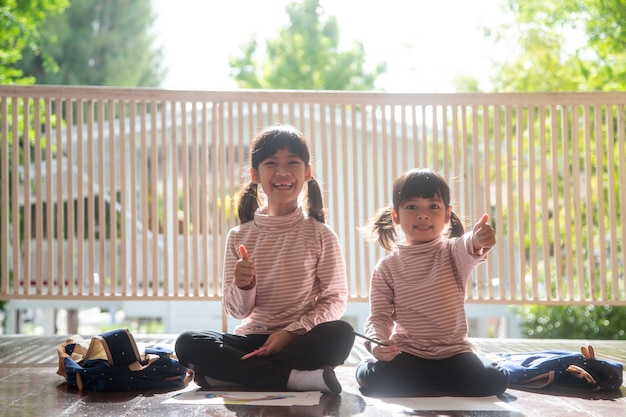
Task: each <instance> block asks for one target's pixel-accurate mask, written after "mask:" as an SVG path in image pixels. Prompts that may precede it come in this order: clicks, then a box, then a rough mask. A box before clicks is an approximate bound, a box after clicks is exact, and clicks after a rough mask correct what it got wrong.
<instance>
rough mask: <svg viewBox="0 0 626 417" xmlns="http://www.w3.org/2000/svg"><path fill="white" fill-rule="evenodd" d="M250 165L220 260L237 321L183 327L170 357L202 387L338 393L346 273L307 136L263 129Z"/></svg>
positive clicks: (347, 331) (227, 303)
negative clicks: (228, 325)
mask: <svg viewBox="0 0 626 417" xmlns="http://www.w3.org/2000/svg"><path fill="white" fill-rule="evenodd" d="M250 161H251V168H250V175H251V177H252V181H251V182H250V183H249V184H248V185H247V186H246V187H244V188H243V189H242V191H241V193H240V202H239V206H238V214H239V219H240V225H239V226H237V227H234V228H233V229H231V230H230V232H229V235H228V239H227V243H226V251H225V255H224V265H223V280H224V281H223V299H222V301H223V305H224V309H225V311H226V313H227V314H228V315H230V316H231V317H233V318H236V319H241V320H242V322H241V324H240V325H238V326H237V327H236V328H235V329H234V332H233V333H232V334H229V333H220V332H215V331H188V332H186V333H183V334H181V335H180V336H179V337H178V339H177V341H176V354H177V356H178V358H179V360H180V362H181V363H182V364H184V365H185V366H187V367H189V368H191V369H193V370H194V372H195V381H196V382H197V383H198V384H199V385H200V386H201V387H205V388H220V387H223V386H229V385H239V386H243V388H246V389H251V390H279V391H284V390H295V391H309V390H319V391H322V392H327V393H332V394H338V393H340V392H341V389H342V387H341V384H340V383H339V381H338V380H337V378H336V376H335V373H334V370H333V368H334V367H335V366H337V365H340V364H342V363H343V362H344V361H345V359H346V358H347V357H348V355H349V353H350V350H351V348H352V344H353V342H354V333H353V329H352V327H351V326H350V324H349V323H347V322H345V321H342V320H340V318H341V317H342V315H343V313H344V311H345V309H346V303H347V297H348V288H347V278H346V269H345V262H344V258H343V254H342V250H341V247H340V245H339V241H338V238H337V235H336V234H335V232H334V231H333V230H332V229H331V228H330V227H329V226H328V225H327V224H326V222H325V213H324V206H323V200H322V194H321V191H320V188H319V185H318V183H317V181H316V180H315V178H314V177H313V175H312V168H311V165H310V154H309V149H308V145H307V143H306V139H305V137H304V135H303V134H302V133H301V132H300V131H298V130H297V129H295V128H294V127H293V126H289V125H273V126H269V127H267V128H265V129H263V130H262V131H261V132H260V133H259V134H258V135H257V136H256V137H255V139H254V140H253V142H252V144H251V146H250ZM259 187H260V188H261V189H262V191H263V195H265V202H264V204H262V205H260V201H259V200H260V198H259V196H260V194H261V193H260V192H259ZM305 188H306V191H307V202H306V204H305V205H304V206H303V205H302V204H301V202H300V196H301V192H302V191H303V189H305Z"/></svg>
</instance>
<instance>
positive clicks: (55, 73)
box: [21, 0, 165, 87]
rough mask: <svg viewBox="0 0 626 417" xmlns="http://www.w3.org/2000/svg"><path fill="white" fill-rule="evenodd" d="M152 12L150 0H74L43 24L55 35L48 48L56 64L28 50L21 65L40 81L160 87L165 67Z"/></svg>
mask: <svg viewBox="0 0 626 417" xmlns="http://www.w3.org/2000/svg"><path fill="white" fill-rule="evenodd" d="M154 18H155V16H154V13H153V11H152V5H151V0H107V1H100V0H72V3H71V6H70V7H69V8H68V9H67V10H66V11H65V13H63V14H62V15H58V16H54V17H53V18H51V19H49V20H47V21H46V22H45V24H44V26H43V29H42V30H44V31H45V32H47V33H49V34H51V37H50V38H49V39H53V38H56V39H57V41H56V42H55V43H54V44H49V45H47V48H46V49H49V52H50V54H51V55H52V57H53V58H54V61H55V62H56V63H57V64H58V65H57V66H52V65H49V63H47V62H46V61H44V60H42V59H41V57H40V56H39V55H34V54H30V55H25V56H24V59H23V60H22V62H21V67H22V69H23V71H24V74H26V75H29V76H33V77H35V78H36V79H37V83H38V84H59V85H107V86H130V87H157V86H159V85H160V84H161V82H162V81H163V79H164V76H165V73H164V71H163V70H162V69H161V67H160V65H161V64H160V63H161V58H162V51H161V50H160V49H157V48H156V47H155V46H154V40H155V36H156V35H155V34H152V33H151V32H150V29H151V27H152V24H153V22H154Z"/></svg>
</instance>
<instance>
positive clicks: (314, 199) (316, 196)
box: [307, 177, 326, 223]
mask: <svg viewBox="0 0 626 417" xmlns="http://www.w3.org/2000/svg"><path fill="white" fill-rule="evenodd" d="M307 189H308V193H307V194H308V197H307V198H308V207H307V211H308V213H309V217H313V218H314V219H315V220H317V221H318V222H321V223H326V212H325V210H324V200H323V199H322V191H321V190H320V186H319V184H318V183H317V180H316V179H315V178H314V177H311V179H310V180H309V182H308V183H307Z"/></svg>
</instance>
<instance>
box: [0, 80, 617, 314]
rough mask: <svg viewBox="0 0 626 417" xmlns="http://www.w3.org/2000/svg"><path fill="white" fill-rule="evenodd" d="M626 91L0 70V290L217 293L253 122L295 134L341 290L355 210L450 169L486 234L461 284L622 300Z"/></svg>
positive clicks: (492, 296)
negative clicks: (61, 82)
mask: <svg viewBox="0 0 626 417" xmlns="http://www.w3.org/2000/svg"><path fill="white" fill-rule="evenodd" d="M625 111H626V93H554V94H538V93H537V94H386V93H377V92H309V91H249V90H246V91H229V92H207V91H168V90H158V89H134V88H123V89H122V88H95V87H88V88H87V87H67V86H62V87H61V86H0V186H1V188H0V238H1V240H0V299H8V300H10V299H22V300H23V299H77V300H103V299H110V300H134V299H142V300H188V299H193V300H200V299H219V297H220V294H221V281H222V280H221V275H222V271H221V262H222V254H223V248H224V243H225V238H226V234H227V232H228V229H229V228H230V227H232V226H234V225H236V224H237V219H236V213H235V200H234V197H233V196H234V195H235V194H236V193H237V191H238V189H239V187H240V186H241V185H242V184H244V183H247V182H248V181H249V177H248V175H247V172H248V164H247V156H248V155H247V150H248V148H247V147H248V144H249V142H250V140H251V138H252V137H253V136H254V134H255V133H256V132H257V131H258V130H259V129H260V128H262V127H264V126H266V125H268V124H273V123H290V124H293V125H295V126H296V127H298V128H300V129H301V130H302V131H304V132H305V134H306V135H307V137H308V139H309V141H310V144H311V151H312V155H313V157H314V174H315V176H316V177H317V178H318V179H319V180H320V182H321V184H322V187H323V190H324V198H325V202H326V204H327V206H328V213H329V223H330V225H331V226H332V227H333V228H334V229H335V230H336V232H337V233H338V235H339V237H340V240H341V243H342V245H343V248H344V251H345V257H346V262H347V266H348V280H349V283H350V296H351V299H352V300H355V301H363V300H366V299H367V292H368V285H369V284H368V282H369V275H370V271H371V269H372V267H373V265H374V263H375V262H376V260H377V259H378V258H379V257H380V256H382V255H384V253H383V252H381V250H380V249H378V248H377V247H376V246H374V245H373V244H368V243H366V242H365V241H364V239H363V237H362V235H361V233H360V232H359V227H361V226H363V225H364V224H365V223H366V222H367V221H368V219H370V218H371V217H372V216H373V215H374V214H375V212H376V210H377V209H378V208H379V207H382V206H384V205H387V204H388V203H389V202H390V198H391V196H390V188H391V184H392V182H393V180H394V178H395V177H396V176H398V175H399V174H400V173H402V172H403V171H405V170H406V169H409V168H413V167H431V168H434V169H435V170H438V171H440V172H441V173H443V174H444V175H445V176H446V177H447V178H448V180H449V183H450V185H451V191H452V198H453V206H454V210H455V211H456V212H457V213H458V214H460V216H461V218H462V219H464V220H465V221H466V228H468V227H471V225H473V223H474V222H475V221H476V220H477V219H478V218H479V217H480V216H481V215H482V214H483V213H484V212H487V213H489V214H490V215H491V216H492V221H493V225H494V226H495V229H496V233H497V240H498V243H497V247H496V248H495V249H494V250H493V252H492V254H491V255H490V260H489V262H488V263H487V264H485V265H484V266H481V267H480V268H479V269H478V270H477V271H476V272H475V274H474V276H473V278H472V281H471V284H470V285H471V288H470V290H469V299H468V302H470V303H471V302H475V303H501V304H530V303H532V304H537V303H546V304H564V303H565V304H587V303H593V304H612V305H626V290H625V287H626V285H625V277H624V241H626V227H624V222H625V220H624V217H623V215H622V207H624V206H625V204H626V187H624V186H623V185H624V184H626V123H625V114H626V113H625Z"/></svg>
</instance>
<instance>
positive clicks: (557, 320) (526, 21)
mask: <svg viewBox="0 0 626 417" xmlns="http://www.w3.org/2000/svg"><path fill="white" fill-rule="evenodd" d="M506 11H507V12H508V13H509V14H510V15H511V16H512V17H513V20H512V23H511V24H503V25H502V26H501V27H500V28H498V29H497V30H495V31H493V32H490V33H489V34H490V35H491V36H494V38H495V39H496V41H498V42H502V43H505V44H506V45H509V46H510V49H511V50H512V51H514V53H513V55H514V56H515V58H514V59H512V60H511V61H509V62H506V63H503V64H502V65H501V66H500V67H499V68H498V71H497V75H496V77H495V78H494V79H493V80H492V82H493V86H494V89H495V91H499V92H512V91H515V92H529V91H623V90H624V89H626V0H508V1H507V2H506ZM604 111H608V109H605V110H604ZM582 128H583V125H582V124H581V126H580V129H582ZM602 135H603V137H606V133H605V132H603V133H602ZM614 137H617V134H614ZM559 146H569V147H570V148H574V147H578V148H579V151H578V154H579V155H582V154H583V150H582V149H583V147H584V146H589V147H590V150H591V154H592V155H595V158H597V159H596V160H595V161H594V163H595V164H597V167H598V172H597V174H594V175H598V176H602V177H604V178H607V177H608V176H613V177H614V178H616V179H617V178H619V174H618V171H617V168H614V169H613V171H611V170H610V169H609V167H611V166H613V167H617V166H619V164H620V162H619V161H618V160H617V158H618V155H619V152H618V146H619V144H618V142H617V141H614V143H607V142H605V141H596V142H595V143H590V144H584V143H582V142H580V143H578V144H562V145H559ZM598 146H602V148H598ZM609 148H612V152H611V153H614V154H613V158H614V160H613V161H609V155H610V154H611V153H610V152H607V150H608V149H609ZM583 166H584V162H583V161H581V160H575V159H574V158H569V159H568V160H566V161H565V164H564V166H563V167H562V170H574V169H581V167H583ZM586 175H591V174H590V173H587V174H586ZM589 180H590V181H592V179H591V178H589ZM544 181H549V182H551V181H556V182H557V184H556V188H554V187H553V186H552V184H550V185H549V187H550V188H551V189H557V190H558V193H559V195H563V192H564V189H565V187H568V186H569V185H568V184H566V183H564V180H563V177H562V176H561V175H559V176H558V177H556V178H552V179H549V178H546V179H544ZM602 183H604V184H605V189H600V188H599V187H598V184H602ZM614 183H615V184H616V185H615V188H614V189H608V188H606V182H599V181H595V182H594V183H593V185H592V188H593V195H595V196H597V198H598V199H604V201H605V203H604V204H603V205H602V206H603V207H607V206H608V199H609V195H611V194H613V195H618V194H619V185H618V184H619V181H618V180H616V181H614ZM590 209H592V210H594V213H593V214H592V215H591V216H587V215H586V213H581V216H582V217H583V220H582V221H583V226H584V227H585V228H591V229H593V230H600V227H599V226H600V225H601V222H605V224H602V226H603V230H608V228H610V225H609V224H607V223H606V219H607V217H608V216H606V213H601V212H598V211H597V210H598V209H597V206H596V205H594V207H592V208H590ZM617 210H618V212H621V208H620V207H619V202H618V207H617ZM571 215H572V214H571V213H566V212H565V211H564V210H563V209H562V208H561V209H559V210H558V211H556V212H555V219H557V218H558V219H559V221H560V224H561V225H562V226H561V232H560V236H544V237H543V238H544V239H550V240H554V241H557V240H558V239H563V238H564V236H565V235H566V230H565V229H566V228H567V227H573V226H572V225H571V224H569V222H568V221H567V219H568V218H571ZM568 216H569V217H568ZM587 219H593V220H592V221H593V223H592V224H585V222H586V221H587ZM618 227H619V228H620V230H621V227H623V226H621V225H620V226H618ZM618 233H620V232H618ZM601 238H603V236H597V237H596V239H601ZM594 246H595V247H601V245H600V242H599V241H598V242H594ZM586 256H593V254H587V255H586ZM557 261H558V262H561V263H563V265H564V262H566V260H565V257H563V256H561V257H560V259H559V260H557ZM578 273H581V272H580V271H579V272H578ZM595 273H596V274H599V273H600V269H599V268H598V269H597V270H596V271H595ZM607 273H609V272H608V271H607ZM600 278H601V277H599V276H598V277H597V279H598V282H599V280H600ZM620 288H623V287H620ZM555 290H556V288H552V291H553V293H554V291H555ZM589 290H590V291H594V290H595V289H589ZM622 290H623V289H622ZM609 296H610V294H609ZM514 309H515V310H516V312H517V314H518V315H519V317H520V318H521V319H522V324H521V328H522V331H523V333H524V334H525V335H526V336H528V337H539V338H587V339H588V338H596V339H626V334H625V333H624V329H625V328H626V322H625V320H626V307H623V306H593V305H587V306H585V305H571V306H551V305H528V306H523V307H516V308H514Z"/></svg>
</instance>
